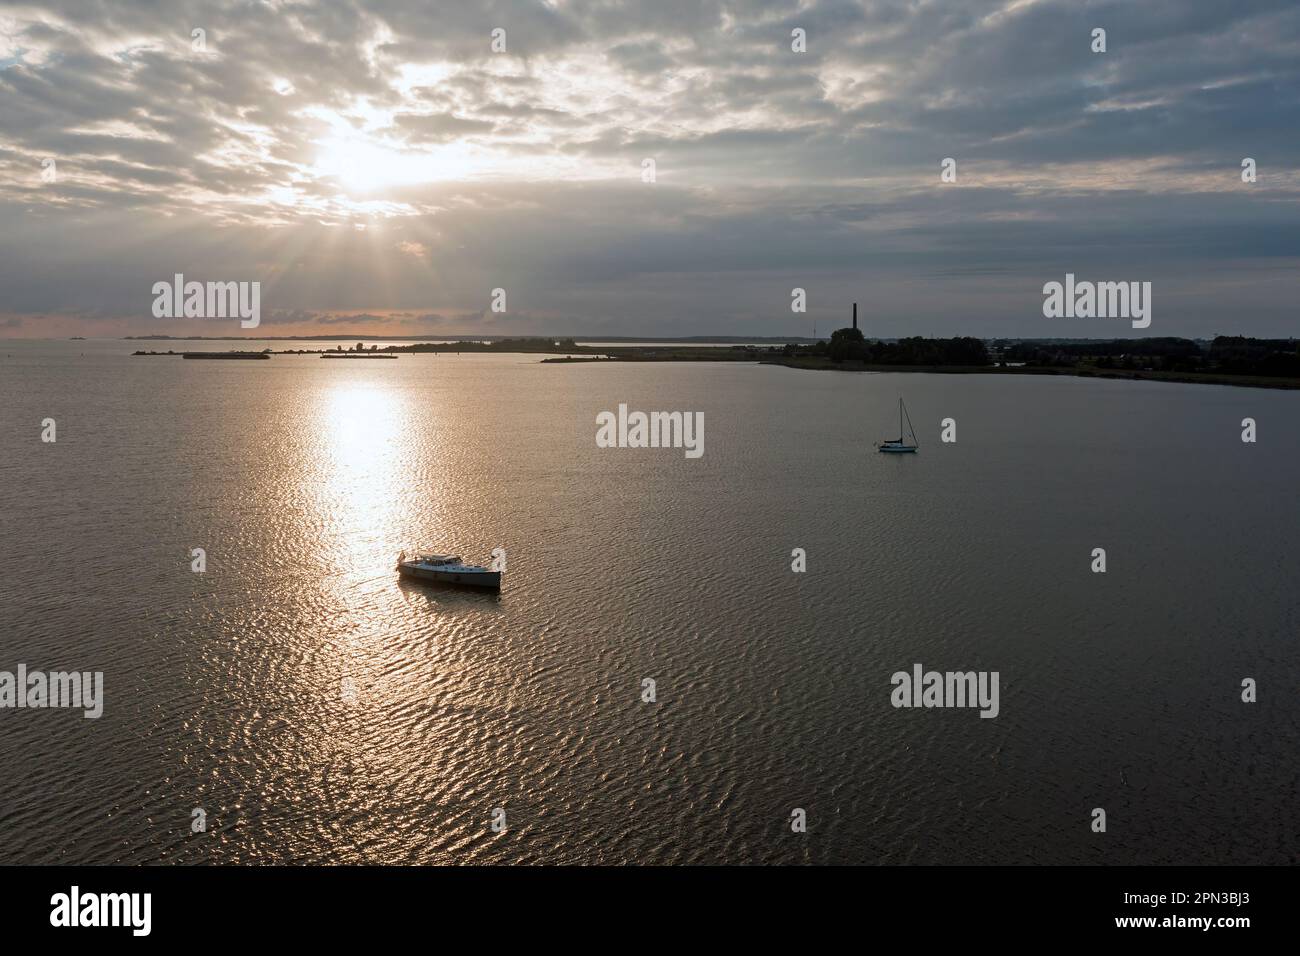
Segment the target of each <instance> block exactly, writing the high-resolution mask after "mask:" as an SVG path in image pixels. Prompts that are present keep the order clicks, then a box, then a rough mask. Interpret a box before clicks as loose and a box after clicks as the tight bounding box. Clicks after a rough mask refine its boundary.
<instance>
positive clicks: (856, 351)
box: [827, 328, 867, 362]
mask: <svg viewBox="0 0 1300 956" xmlns="http://www.w3.org/2000/svg"><path fill="white" fill-rule="evenodd" d="M827 354H828V355H829V356H830V357H831V360H832V361H834V362H843V361H844V360H845V359H858V360H862V359H865V358H866V357H867V343H866V341H865V340H864V339H863V338H862V331H861V330H860V329H855V328H847V329H836V330H835V331H834V332H832V333H831V344H830V347H829V348H828V349H827Z"/></svg>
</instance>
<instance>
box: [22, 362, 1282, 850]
mask: <svg viewBox="0 0 1300 956" xmlns="http://www.w3.org/2000/svg"><path fill="white" fill-rule="evenodd" d="M139 344H140V343H124V342H10V343H4V345H3V348H0V358H2V360H3V365H0V407H2V408H3V409H4V414H3V427H2V429H0V494H2V495H3V501H4V507H3V512H2V518H0V520H2V522H3V532H4V541H5V548H4V549H3V552H2V553H0V669H4V670H14V669H15V668H16V665H17V664H18V663H20V662H21V663H26V664H27V665H28V667H29V668H32V669H36V668H42V669H46V670H55V669H68V668H75V669H78V670H91V671H93V670H102V671H104V673H105V683H106V691H105V694H106V698H107V700H106V704H105V712H104V716H103V717H102V718H101V719H99V720H86V719H84V718H83V717H82V716H81V713H80V712H79V711H56V710H45V711H36V710H0V753H3V754H4V757H5V773H4V774H3V775H2V776H0V862H3V863H53V862H70V863H110V862H127V863H153V862H160V861H166V862H178V863H200V862H214V863H271V862H279V863H284V862H290V863H306V862H382V863H450V862H476V863H488V862H492V863H501V862H525V863H543V862H545V863H580V862H586V863H598V862H599V863H612V862H632V861H639V862H647V863H667V862H725V863H740V862H745V863H751V862H754V863H768V862H837V863H838V862H864V863H1030V862H1033V863H1099V864H1100V863H1106V864H1114V863H1255V862H1264V863H1287V862H1295V861H1296V859H1297V834H1298V833H1300V826H1298V825H1297V824H1298V822H1300V821H1298V820H1297V811H1296V806H1297V802H1296V794H1297V791H1298V790H1300V774H1298V771H1297V760H1296V753H1297V743H1298V742H1300V733H1298V730H1300V707H1298V705H1297V697H1296V692H1295V688H1296V686H1297V679H1298V678H1300V666H1298V665H1297V658H1296V654H1295V639H1296V634H1297V625H1298V624H1300V599H1298V598H1297V596H1296V590H1295V582H1296V580H1297V578H1298V577H1300V556H1298V555H1300V549H1297V546H1296V543H1295V535H1296V530H1297V522H1296V516H1297V514H1300V501H1298V500H1297V499H1298V498H1300V481H1297V479H1298V478H1300V443H1297V442H1296V423H1297V421H1298V420H1300V394H1296V393H1293V392H1281V391H1266V390H1258V389H1238V388H1226V387H1213V386H1192V385H1177V384H1167V383H1142V382H1118V381H1088V380H1083V379H1077V378H1068V377H1054V378H1044V377H1032V378H1031V377H1016V376H962V375H951V376H949V375H914V374H913V375H889V374H881V375H868V374H851V373H831V372H810V371H796V370H790V369H784V368H774V367H762V366H756V365H739V364H738V365H726V364H696V363H690V364H680V365H677V364H644V365H635V364H633V365H629V364H608V365H563V364H561V365H555V364H552V365H542V364H540V363H539V362H538V357H537V356H514V355H463V356H460V357H456V356H450V355H443V356H435V355H431V354H430V355H405V356H403V357H402V358H400V359H399V360H398V361H396V362H373V363H370V362H323V361H321V360H320V359H319V358H317V357H315V356H302V357H298V356H275V357H274V358H272V359H271V360H270V361H268V362H248V363H243V362H230V363H228V362H203V363H196V362H185V361H182V360H180V359H176V358H132V357H130V356H129V355H128V354H127V353H129V352H130V351H131V350H133V349H134V348H135V347H137V346H138V345H139ZM144 345H145V346H146V347H151V346H149V343H144ZM256 347H258V348H260V347H262V346H261V345H260V344H259V345H257V346H256ZM900 394H901V395H903V396H904V397H905V398H906V401H907V405H908V409H909V411H910V413H911V417H912V421H913V422H914V423H915V424H916V428H917V431H918V433H919V435H920V439H921V451H920V453H919V454H918V455H916V456H884V455H879V454H876V453H874V452H873V451H872V450H871V448H870V443H871V442H873V441H875V440H878V439H881V438H886V437H894V436H893V435H892V434H891V432H893V431H895V430H896V428H897V420H896V417H895V416H896V414H897V399H898V396H899V395H900ZM620 402H626V403H627V404H628V405H629V406H630V408H632V409H641V410H645V411H651V410H673V409H676V410H690V411H702V412H703V413H704V419H705V454H704V456H703V457H702V458H700V459H698V460H687V459H686V458H685V457H684V455H683V453H682V452H681V451H678V450H627V449H623V450H619V449H600V448H597V447H596V445H595V441H594V436H595V431H596V426H595V417H596V415H597V413H598V412H600V411H604V410H614V409H616V408H617V405H618V404H619V403H620ZM948 416H951V417H954V418H955V419H956V420H957V437H958V441H957V443H956V444H954V445H944V444H941V443H940V442H939V441H938V440H937V439H938V433H939V425H938V423H939V420H940V419H941V418H944V417H948ZM1246 416H1250V417H1253V418H1255V419H1256V420H1257V421H1258V422H1259V434H1260V440H1259V442H1258V443H1257V444H1254V445H1246V444H1243V443H1242V442H1241V441H1240V440H1239V434H1240V421H1241V419H1242V418H1243V417H1246ZM47 417H52V418H54V419H55V420H56V422H57V429H58V432H57V434H58V441H57V442H56V443H54V444H43V443H42V442H41V441H40V431H41V421H42V419H44V418H47ZM412 545H416V546H423V545H428V546H434V547H446V548H449V549H454V550H456V551H457V553H460V554H462V555H463V556H464V557H465V558H467V559H471V560H475V559H476V560H479V561H486V560H487V559H488V557H489V553H490V551H491V549H492V548H493V547H496V546H502V547H505V548H506V552H507V560H508V572H507V575H506V587H505V589H504V591H503V593H502V594H501V595H500V596H499V597H498V596H491V595H488V594H483V593H474V592H457V591H447V590H436V589H431V588H428V587H424V586H419V585H411V584H404V583H402V582H399V580H398V579H397V576H396V575H395V573H394V571H393V561H394V558H395V555H396V553H397V551H398V549H399V548H401V547H403V546H408V547H409V546H412ZM796 547H800V548H804V549H806V551H807V555H808V559H807V560H808V571H807V573H805V574H801V575H800V574H794V573H792V572H791V570H790V564H791V550H792V549H793V548H796ZM1096 547H1104V548H1105V549H1106V550H1107V562H1108V571H1107V573H1106V574H1104V575H1102V574H1093V573H1091V572H1090V570H1089V565H1090V563H1091V560H1092V559H1091V552H1092V549H1093V548H1096ZM194 548H204V549H205V550H206V554H207V571H206V573H203V574H196V573H193V572H191V570H190V561H191V558H190V553H191V549H194ZM917 662H920V663H922V664H923V665H924V666H925V667H926V668H927V669H930V668H933V669H937V670H996V671H998V672H999V673H1000V680H1001V683H1000V687H1001V700H1000V714H999V716H998V717H997V718H996V719H991V720H988V719H981V718H980V717H979V716H978V713H977V712H976V711H975V710H896V709H894V708H893V707H891V706H890V703H889V694H890V690H891V686H890V675H891V674H892V673H893V672H894V671H898V670H910V669H911V666H912V665H913V664H914V663H917ZM1243 677H1253V678H1255V679H1256V680H1257V681H1258V682H1259V702H1258V703H1256V704H1243V703H1241V702H1240V696H1239V695H1240V682H1241V679H1242V678H1243ZM644 678H653V679H654V680H655V681H656V682H657V696H658V701H657V703H655V704H647V703H642V702H641V700H640V694H641V687H642V680H643V679H644ZM348 682H350V684H349V683H348ZM347 686H352V687H355V691H356V693H355V699H354V700H353V701H352V702H350V703H349V702H347V701H346V700H344V696H345V695H344V694H343V692H342V691H343V688H345V687H347ZM498 807H500V808H504V809H505V811H506V823H507V828H506V830H505V832H502V833H495V832H493V831H492V829H491V826H490V823H491V818H492V812H493V810H494V809H495V808H498ZM796 807H798V808H803V809H805V810H806V811H807V814H808V826H809V830H808V832H807V833H806V834H795V833H792V832H791V830H790V826H789V819H790V814H791V811H792V810H793V809H794V808H796ZM1094 807H1102V808H1104V809H1105V810H1106V811H1107V815H1108V821H1107V822H1108V830H1107V832H1106V833H1105V834H1095V833H1092V832H1091V831H1090V829H1089V823H1090V821H1091V816H1090V813H1091V811H1092V809H1093V808H1094ZM194 808H203V809H204V810H205V811H206V814H207V818H206V819H207V827H208V829H207V832H206V833H201V834H193V833H191V813H192V810H193V809H194Z"/></svg>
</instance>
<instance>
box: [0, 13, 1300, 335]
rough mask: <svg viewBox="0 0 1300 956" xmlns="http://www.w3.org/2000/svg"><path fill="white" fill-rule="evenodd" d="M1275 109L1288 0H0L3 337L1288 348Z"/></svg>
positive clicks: (1294, 200)
mask: <svg viewBox="0 0 1300 956" xmlns="http://www.w3.org/2000/svg"><path fill="white" fill-rule="evenodd" d="M1098 29H1101V30H1104V31H1105V50H1104V52H1099V51H1095V50H1094V47H1095V46H1097V40H1096V39H1095V37H1094V31H1095V30H1098ZM196 31H197V32H196ZM797 31H802V32H801V33H799V32H797ZM800 46H802V47H803V49H797V47H800ZM1298 80H1300V4H1296V3H1295V2H1294V0H1277V2H1273V0H1231V2H1228V0H1141V2H1117V3H1112V2H1081V0H969V2H963V0H942V2H929V0H882V2H873V0H864V2H848V0H808V2H789V3H779V2H760V0H641V2H618V0H515V2H506V0H477V2H472V3H471V2H463V0H454V2H453V0H446V2H438V0H372V2H354V0H328V2H230V3H215V2H207V3H203V2H189V0H167V2H163V0H141V2H135V3H132V2H126V0H122V2H88V0H48V2H44V3H41V4H39V5H32V4H27V3H22V2H18V3H14V2H8V0H0V336H6V337H29V338H31V337H36V338H39V337H66V336H69V335H85V336H88V337H96V336H119V335H127V334H136V335H141V334H166V335H190V334H202V335H240V334H243V335H249V336H258V335H309V334H330V335H335V334H357V335H358V337H362V336H365V337H371V338H375V337H382V336H385V335H421V336H422V335H429V336H430V337H436V336H437V335H438V334H470V335H473V334H480V333H482V334H484V335H496V336H500V335H509V334H519V335H529V334H551V335H559V334H576V335H582V336H600V335H602V334H603V335H646V336H678V335H683V336H684V335H709V334H719V335H778V336H779V335H810V334H812V332H813V330H814V328H816V330H817V332H818V333H819V334H821V335H825V334H827V333H828V332H829V331H830V330H831V329H832V328H835V327H838V326H842V325H846V324H847V319H848V315H849V309H850V304H851V303H852V302H854V301H856V302H858V304H859V321H860V325H861V326H862V328H863V329H864V331H865V332H866V333H867V334H868V335H869V336H870V335H880V336H899V335H913V334H915V335H976V336H981V337H991V336H1020V337H1074V336H1088V337H1112V336H1125V335H1184V336H1210V335H1213V334H1216V333H1222V334H1248V335H1262V336H1294V335H1296V334H1297V332H1298V330H1300V322H1297V321H1296V304H1295V303H1296V298H1297V296H1296V292H1297V277H1298V276H1300V272H1297V264H1298V262H1300V172H1298V170H1300V166H1298V162H1300V82H1298ZM1247 158H1249V159H1253V160H1254V163H1255V181H1254V182H1245V181H1243V169H1242V163H1243V160H1245V159H1247ZM946 159H951V160H953V161H954V163H955V166H953V167H952V168H953V169H954V170H955V181H951V182H945V181H943V176H942V175H941V174H942V172H943V163H944V160H946ZM949 178H953V177H949ZM177 273H180V274H182V275H183V276H184V277H185V280H186V281H199V282H209V281H213V282H218V281H219V282H232V281H233V282H250V283H251V282H257V283H260V285H259V289H260V325H259V326H258V327H257V328H256V329H254V330H246V329H241V327H240V323H239V321H238V320H237V319H230V318H206V319H203V318H190V319H177V318H166V317H163V318H159V317H155V315H154V314H153V306H154V302H155V298H156V297H155V294H154V292H153V287H154V284H155V283H157V282H160V281H164V282H171V281H172V278H173V276H174V275H175V274H177ZM1067 273H1069V274H1073V275H1075V276H1076V277H1077V278H1078V279H1080V280H1091V281H1137V282H1150V283H1151V284H1152V285H1151V289H1152V292H1151V318H1152V322H1151V325H1150V327H1149V328H1146V329H1143V330H1136V329H1133V328H1131V325H1130V322H1129V321H1127V320H1124V319H1116V318H1107V319H1097V318H1048V317H1045V316H1044V314H1043V302H1044V294H1043V286H1044V284H1045V283H1048V282H1051V281H1063V280H1064V278H1065V276H1066V274H1067ZM497 289H500V290H503V291H504V295H503V296H502V295H494V291H493V290H497ZM795 289H802V290H804V296H803V299H804V301H805V303H806V311H802V312H798V311H794V309H793V308H792V303H793V302H794V301H795V300H794V292H793V290H795ZM494 304H495V305H496V307H497V310H496V311H494V308H493V306H494ZM502 309H503V311H502Z"/></svg>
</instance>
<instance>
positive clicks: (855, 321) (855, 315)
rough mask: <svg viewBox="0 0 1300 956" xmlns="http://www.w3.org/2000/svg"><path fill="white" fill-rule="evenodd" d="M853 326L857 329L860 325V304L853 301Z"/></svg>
mask: <svg viewBox="0 0 1300 956" xmlns="http://www.w3.org/2000/svg"><path fill="white" fill-rule="evenodd" d="M853 327H854V328H855V329H856V328H857V327H858V304H857V303H856V302H854V303H853Z"/></svg>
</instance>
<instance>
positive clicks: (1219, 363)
mask: <svg viewBox="0 0 1300 956" xmlns="http://www.w3.org/2000/svg"><path fill="white" fill-rule="evenodd" d="M995 351H996V352H997V353H998V356H999V357H1000V359H1001V360H1002V361H1004V362H1014V363H1018V364H1024V365H1027V366H1038V367H1052V368H1070V367H1076V366H1080V365H1091V366H1094V367H1096V368H1101V369H1141V370H1150V371H1155V372H1217V373H1220V374H1226V375H1266V376H1277V377H1283V378H1297V377H1300V342H1298V341H1297V340H1296V339H1255V338H1247V337H1245V336H1241V335H1220V336H1218V337H1216V338H1215V339H1214V340H1213V341H1211V342H1210V343H1209V344H1208V345H1206V344H1204V343H1202V342H1197V341H1194V340H1192V339H1181V338H1172V337H1162V338H1146V339H1111V340H1109V341H1100V340H1099V341H1096V342H1068V343H1045V342H1032V341H1020V342H1012V343H1008V344H1007V345H1006V346H1005V347H1001V348H998V347H997V344H996V343H995Z"/></svg>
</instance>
